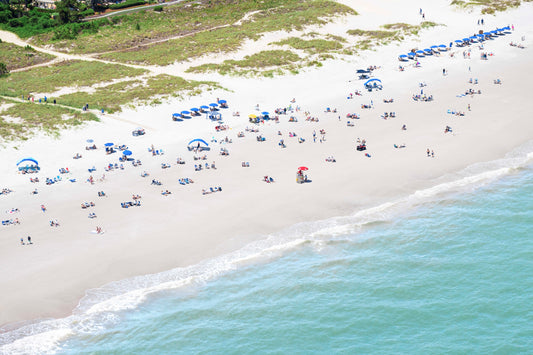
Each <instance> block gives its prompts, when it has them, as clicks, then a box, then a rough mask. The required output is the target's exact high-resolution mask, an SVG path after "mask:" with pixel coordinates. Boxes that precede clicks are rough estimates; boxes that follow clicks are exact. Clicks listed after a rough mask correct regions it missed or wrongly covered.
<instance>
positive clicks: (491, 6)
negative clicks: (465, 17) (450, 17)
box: [451, 0, 532, 14]
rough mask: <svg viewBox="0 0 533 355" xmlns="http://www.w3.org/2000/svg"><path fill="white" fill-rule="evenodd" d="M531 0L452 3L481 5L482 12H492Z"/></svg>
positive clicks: (471, 5)
mask: <svg viewBox="0 0 533 355" xmlns="http://www.w3.org/2000/svg"><path fill="white" fill-rule="evenodd" d="M530 1H532V0H524V1H521V0H475V1H462V0H453V1H452V3H451V4H452V5H456V6H459V7H464V8H467V7H474V6H481V7H482V9H481V13H482V14H494V13H496V12H498V11H505V10H507V9H510V8H515V7H518V6H520V5H521V4H522V2H530Z"/></svg>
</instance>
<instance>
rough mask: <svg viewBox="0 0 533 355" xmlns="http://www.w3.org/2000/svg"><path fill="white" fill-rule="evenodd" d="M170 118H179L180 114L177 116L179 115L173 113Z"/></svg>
mask: <svg viewBox="0 0 533 355" xmlns="http://www.w3.org/2000/svg"><path fill="white" fill-rule="evenodd" d="M172 117H181V114H179V113H173V114H172Z"/></svg>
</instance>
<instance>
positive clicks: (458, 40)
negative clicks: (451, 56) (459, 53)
mask: <svg viewBox="0 0 533 355" xmlns="http://www.w3.org/2000/svg"><path fill="white" fill-rule="evenodd" d="M463 42H464V41H461V40H460V39H456V40H455V43H463Z"/></svg>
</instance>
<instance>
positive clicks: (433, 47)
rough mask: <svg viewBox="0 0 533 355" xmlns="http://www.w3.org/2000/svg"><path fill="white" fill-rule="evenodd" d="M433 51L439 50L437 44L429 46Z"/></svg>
mask: <svg viewBox="0 0 533 355" xmlns="http://www.w3.org/2000/svg"><path fill="white" fill-rule="evenodd" d="M429 48H430V49H431V50H432V51H433V52H438V51H439V46H431V47H429Z"/></svg>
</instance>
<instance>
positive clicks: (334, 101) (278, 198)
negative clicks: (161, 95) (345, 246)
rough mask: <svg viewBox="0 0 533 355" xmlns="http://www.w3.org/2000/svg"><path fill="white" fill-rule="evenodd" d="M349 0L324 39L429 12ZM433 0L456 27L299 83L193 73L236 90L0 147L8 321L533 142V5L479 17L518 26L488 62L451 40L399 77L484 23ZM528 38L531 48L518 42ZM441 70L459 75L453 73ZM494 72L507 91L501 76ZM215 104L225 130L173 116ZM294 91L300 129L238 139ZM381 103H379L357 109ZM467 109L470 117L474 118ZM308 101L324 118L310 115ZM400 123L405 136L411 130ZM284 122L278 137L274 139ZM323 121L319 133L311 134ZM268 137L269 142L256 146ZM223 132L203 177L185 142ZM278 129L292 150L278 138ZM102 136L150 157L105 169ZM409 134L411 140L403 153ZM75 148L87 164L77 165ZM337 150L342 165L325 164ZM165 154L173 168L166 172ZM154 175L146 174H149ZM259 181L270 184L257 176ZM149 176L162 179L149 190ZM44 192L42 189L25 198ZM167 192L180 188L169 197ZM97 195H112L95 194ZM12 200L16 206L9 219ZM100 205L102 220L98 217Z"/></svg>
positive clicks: (333, 66) (375, 200)
mask: <svg viewBox="0 0 533 355" xmlns="http://www.w3.org/2000/svg"><path fill="white" fill-rule="evenodd" d="M343 2H345V3H348V4H350V5H352V6H353V7H354V9H356V10H357V11H358V12H359V13H360V14H361V15H360V16H357V17H350V18H342V19H339V21H337V22H336V23H334V24H331V25H328V26H326V28H327V29H326V30H327V31H328V32H329V33H333V34H340V35H342V34H344V32H345V31H346V30H347V29H353V28H377V26H378V25H379V24H383V23H391V22H400V21H401V22H409V23H417V22H419V21H420V20H421V18H420V16H419V15H418V4H417V3H416V2H414V1H407V2H401V4H400V3H398V4H397V5H394V4H393V5H391V4H390V2H389V1H362V0H361V1H343ZM432 3H433V2H432ZM425 6H427V8H425V9H424V10H425V11H426V20H430V21H434V22H438V23H444V24H446V25H447V27H437V28H434V29H430V30H427V31H424V32H423V36H422V37H421V38H418V39H411V40H409V42H406V43H402V44H401V45H400V46H397V45H396V44H393V45H391V46H388V47H383V48H379V49H377V50H376V51H374V52H366V53H364V54H362V55H361V56H360V57H354V58H352V59H351V60H349V61H340V60H338V61H329V62H327V63H326V64H325V65H324V67H322V68H319V69H308V70H305V71H304V72H302V73H301V74H299V75H296V76H286V77H279V78H274V79H243V78H226V77H221V76H219V75H217V74H209V75H190V74H189V75H187V76H186V77H188V78H201V79H204V80H205V79H215V80H220V81H221V84H222V86H224V87H226V88H228V89H230V90H232V91H231V92H224V91H217V92H213V93H209V94H204V95H202V96H200V97H191V98H188V99H186V100H183V101H178V100H175V101H172V102H167V103H164V104H162V105H160V106H157V107H151V106H148V107H140V108H139V109H137V110H126V111H125V112H124V113H122V114H120V115H117V116H116V117H112V116H109V115H104V116H103V117H102V122H101V123H91V124H89V125H87V126H85V127H83V128H80V129H76V130H70V131H66V132H63V133H62V136H61V138H60V139H59V140H56V139H53V138H50V137H46V136H40V137H36V138H34V139H31V140H30V141H28V142H25V143H18V144H16V146H17V148H16V149H15V148H14V147H13V146H11V145H10V146H8V147H6V148H5V149H2V150H1V151H0V161H1V162H2V170H1V171H0V181H1V184H0V188H3V187H9V188H11V189H13V190H14V192H13V193H11V194H9V195H2V196H0V206H1V208H0V214H1V216H2V218H1V219H2V220H5V219H11V218H19V219H20V220H21V224H20V225H14V226H0V228H1V229H0V231H1V233H0V270H2V272H1V273H0V288H1V289H2V290H3V292H1V293H0V304H2V311H1V312H0V324H6V323H10V322H16V321H21V320H28V319H35V318H42V317H58V316H62V315H66V314H68V313H70V312H71V311H72V310H73V309H74V308H75V307H76V305H77V303H78V301H79V300H80V298H82V297H83V296H84V294H85V291H86V290H87V289H90V288H95V287H99V286H102V285H104V284H106V283H108V282H110V281H113V280H120V279H123V278H127V277H131V276H134V275H140V274H147V273H153V272H158V271H163V270H168V269H171V268H175V267H179V266H186V265H192V264H195V263H198V262H200V261H202V260H206V259H208V258H211V257H214V256H217V255H221V254H223V253H227V252H229V251H232V250H236V249H238V248H240V247H241V246H243V245H244V244H246V243H248V242H250V241H253V240H260V239H262V238H265V237H266V236H267V235H268V234H269V233H274V232H277V231H280V230H282V229H284V228H287V227H289V226H292V225H294V224H296V223H299V222H305V221H316V220H319V219H324V218H328V217H332V216H344V215H349V214H352V213H354V212H356V211H361V210H364V209H366V208H369V207H372V206H376V205H378V204H380V203H383V202H386V201H391V200H393V199H396V198H398V197H401V196H407V195H409V194H411V193H413V192H414V191H416V190H420V189H423V188H427V187H430V186H434V185H436V184H437V183H441V182H443V181H446V179H451V178H452V177H451V175H450V174H452V173H456V172H458V171H460V170H461V169H464V168H466V167H468V166H470V165H472V164H474V163H477V162H485V161H491V160H495V159H499V158H502V157H504V156H505V154H506V153H508V152H509V151H511V150H513V149H515V148H516V147H518V146H520V145H522V144H524V143H525V142H528V141H530V140H531V139H533V120H531V118H530V115H529V112H532V111H533V101H532V100H530V99H529V92H531V90H532V89H533V88H532V86H533V85H532V84H531V82H530V81H528V80H525V79H527V78H528V77H527V75H526V74H527V73H531V71H532V69H533V64H532V63H533V61H532V58H533V56H532V51H531V48H530V47H531V44H532V43H531V41H530V38H531V35H532V33H531V32H532V29H533V27H532V25H531V23H530V21H529V19H530V18H531V15H532V14H533V13H532V9H533V7H532V6H531V4H526V5H524V6H522V7H521V8H520V9H518V10H512V11H509V12H506V13H503V14H498V15H497V16H496V17H487V16H485V20H486V23H487V24H486V25H485V29H488V30H491V29H493V28H494V27H496V26H498V27H502V26H505V25H507V24H511V23H513V24H514V26H515V27H516V31H515V32H513V33H512V34H509V35H506V36H505V37H502V38H498V39H495V40H493V41H488V42H486V44H485V51H486V52H493V53H494V54H495V55H494V56H492V57H490V58H489V60H487V61H482V60H480V51H479V50H478V49H477V48H476V46H471V47H472V54H471V56H472V59H470V60H465V59H463V57H462V54H461V53H462V50H455V48H454V51H456V52H457V54H456V55H455V57H453V58H451V57H449V55H448V53H446V54H445V55H443V56H441V57H439V58H434V57H431V58H423V59H421V60H420V61H421V63H422V67H421V68H414V67H412V66H407V68H406V70H405V71H404V72H399V71H398V70H397V68H398V64H399V63H398V61H397V55H398V54H400V53H406V52H407V51H408V49H410V48H412V47H414V46H418V47H420V48H427V47H429V46H430V45H433V44H441V43H444V44H448V43H449V42H450V41H452V40H454V39H457V38H463V37H465V36H466V35H470V34H472V33H475V32H477V30H478V26H477V25H476V19H477V18H478V17H480V16H479V15H478V14H465V13H462V12H459V11H454V10H453V9H452V8H450V7H448V2H447V1H442V2H441V1H439V2H435V4H432V5H425ZM523 35H525V36H526V41H525V42H521V40H520V39H521V37H522V36H523ZM280 36H281V34H280ZM283 36H287V34H284V35H283ZM510 41H514V42H521V43H524V45H525V46H526V48H525V49H518V48H515V47H510V46H509V42H510ZM243 50H244V49H243ZM202 60H203V61H205V58H204V59H202ZM410 63H412V62H410ZM368 65H378V66H381V69H378V70H376V71H375V76H376V77H378V78H380V79H382V80H383V84H384V90H383V91H379V92H372V93H368V92H366V91H364V90H363V87H362V83H363V82H362V81H358V80H354V79H355V77H356V76H355V70H356V69H357V68H361V67H367V66H368ZM469 67H470V68H471V72H469V70H468V68H469ZM442 68H446V69H447V70H448V72H449V75H447V76H443V75H442ZM167 70H168V71H173V72H176V73H177V74H178V73H179V70H180V67H179V65H176V66H169V67H166V68H165V69H164V70H162V72H165V71H167ZM179 74H182V73H179ZM470 77H472V78H477V79H478V80H479V84H477V85H471V84H469V83H468V79H469V78H470ZM495 78H500V79H501V80H502V81H503V84H502V85H494V84H493V79H495ZM419 82H425V83H427V87H424V92H425V93H427V94H432V95H433V96H434V98H435V100H434V101H433V102H415V101H413V100H412V99H411V96H412V95H413V94H415V93H419V92H420V88H419V86H418V83H419ZM468 88H474V89H476V90H478V89H480V90H481V91H482V94H481V95H475V96H473V97H462V98H458V97H456V95H457V94H460V93H463V92H464V91H465V90H467V89H468ZM355 90H360V91H362V92H363V96H354V99H352V100H347V99H346V97H347V95H348V94H349V93H350V92H354V91H355ZM217 97H219V98H221V99H222V98H223V99H226V100H228V103H229V105H230V108H229V109H227V110H222V113H223V117H224V124H226V125H229V126H230V127H231V129H230V130H228V131H223V132H218V133H217V132H215V130H214V126H215V124H214V123H212V122H209V121H207V120H206V119H205V118H204V117H201V118H193V119H189V120H184V121H183V122H173V121H172V120H171V115H172V113H173V112H179V111H181V110H187V109H189V108H191V107H198V106H200V105H202V104H208V103H210V102H214V101H215V100H216V98H217ZM293 97H294V98H295V99H296V103H295V104H293V106H294V105H298V106H299V107H301V109H302V111H301V112H298V113H294V115H295V116H297V117H298V119H299V121H298V122H297V123H290V122H288V118H289V115H287V116H285V115H281V116H280V123H279V124H275V123H273V122H268V123H265V124H263V125H259V126H258V128H259V130H260V133H257V134H256V133H250V132H245V133H246V136H245V137H244V138H238V137H237V133H238V132H239V131H244V129H245V128H246V127H254V125H252V124H249V123H248V120H247V115H248V114H249V113H256V111H255V109H254V107H255V105H256V104H259V106H260V109H261V111H263V110H266V111H269V112H270V113H274V109H276V108H278V107H280V108H281V107H287V106H289V105H290V101H289V100H291V99H292V98H293ZM390 97H392V98H394V103H393V104H384V103H383V101H382V100H383V98H390ZM371 100H372V101H373V103H374V106H375V107H374V109H371V110H363V109H361V108H360V105H361V104H369V103H370V102H371ZM469 103H470V104H471V107H472V111H471V112H468V111H467V105H468V104H469ZM326 107H331V108H337V110H338V113H337V114H333V113H324V110H325V108H326ZM448 109H454V110H459V111H465V112H466V115H465V116H464V117H458V116H452V115H449V114H447V113H446V111H447V110H448ZM305 110H308V111H310V112H311V115H312V116H314V117H318V118H319V119H320V121H319V122H307V121H305V119H304V116H303V111H305ZM233 111H240V113H241V116H240V117H238V118H237V117H233V116H232V114H231V112H233ZM385 111H386V112H391V111H394V112H396V118H393V119H389V120H383V119H381V118H380V115H381V114H383V112H385ZM349 112H350V113H352V112H355V113H359V114H360V115H361V119H360V120H355V121H354V122H355V127H347V125H346V118H345V117H346V114H347V113H349ZM339 115H340V116H341V118H342V120H341V121H339V120H338V116H339ZM403 124H405V125H406V126H407V131H402V130H401V127H402V125H403ZM446 125H449V126H451V127H452V128H453V133H447V134H444V128H445V126H446ZM136 126H143V127H144V128H145V129H146V131H147V133H146V135H145V136H142V137H132V135H131V131H132V130H133V129H134V128H135V127H136ZM320 129H324V130H326V132H327V134H326V141H325V142H324V143H319V142H318V139H319V137H320V134H319V130H320ZM278 130H279V131H281V132H282V133H283V136H282V137H280V136H278V135H277V132H278ZM313 130H315V131H316V133H317V142H316V143H313V138H312V132H313ZM289 131H291V132H296V133H297V134H298V137H303V138H305V139H306V141H305V143H302V144H299V143H297V138H289V136H288V132H289ZM258 134H261V135H263V136H264V137H266V141H265V142H261V143H259V142H257V141H256V138H255V137H256V135H258ZM226 136H228V137H229V138H230V139H232V140H233V143H231V144H224V145H220V144H218V143H211V151H210V152H208V153H207V154H208V160H206V161H201V162H202V163H205V162H208V163H209V164H211V162H213V161H215V162H216V166H217V169H216V170H213V169H209V170H202V171H200V172H196V171H194V164H195V163H198V162H195V161H194V160H193V156H194V154H193V153H191V152H189V151H187V149H186V144H187V142H188V141H189V140H191V139H193V138H203V139H205V140H206V141H208V142H210V141H211V138H212V137H215V138H216V139H217V140H219V141H220V140H221V139H223V138H224V137H226ZM358 137H360V138H362V139H366V140H367V143H368V150H367V152H368V153H369V154H370V155H371V158H367V157H365V156H364V153H363V152H358V151H356V150H355V145H356V139H357V138H358ZM88 138H92V139H94V141H95V144H96V145H97V146H98V148H99V149H98V150H96V151H86V150H85V146H86V145H88V143H86V140H87V139H88ZM280 138H283V139H284V140H285V143H286V144H287V148H285V149H281V148H280V147H279V146H278V141H279V139H280ZM106 142H114V143H118V144H127V145H128V146H129V148H130V149H131V150H132V151H133V152H134V155H133V157H134V158H136V159H140V160H141V161H142V163H143V165H142V166H141V167H133V166H131V164H130V163H128V164H124V165H125V169H124V170H118V171H112V172H104V169H103V168H104V166H105V165H106V164H107V163H111V162H113V163H115V162H117V161H118V157H119V154H118V153H117V154H113V155H109V156H108V155H105V153H104V149H103V144H104V143H106ZM402 143H405V144H406V148H404V149H395V148H394V147H393V145H394V144H402ZM151 144H154V145H155V146H156V148H161V149H163V150H164V151H165V154H164V155H162V156H156V157H152V155H151V154H150V153H148V151H147V149H148V147H150V145H151ZM220 147H226V148H228V150H229V152H230V155H229V156H228V157H224V156H220V155H219V154H218V152H219V149H220ZM427 148H429V149H432V150H434V152H435V154H436V157H435V158H433V159H432V158H428V157H426V149H427ZM78 152H79V153H81V154H82V155H83V158H82V159H79V160H73V159H72V156H73V155H75V154H76V153H78ZM331 155H333V156H334V157H335V158H336V160H337V162H336V163H328V162H325V158H326V157H328V156H331ZM25 157H33V158H35V159H37V160H39V162H40V165H41V166H42V171H41V172H40V173H39V174H37V176H39V178H40V183H35V184H32V183H30V182H29V179H30V177H35V176H32V175H20V174H17V172H16V166H15V164H16V163H17V161H18V160H20V159H22V158H25ZM177 157H182V158H183V159H185V160H186V164H185V165H176V158H177ZM242 161H249V162H250V165H251V166H250V168H242V167H241V162H242ZM161 163H170V164H171V165H172V167H171V168H170V169H166V170H162V169H161V168H160V164H161ZM93 165H94V166H96V168H97V171H96V172H95V173H93V174H92V175H93V177H95V178H96V179H99V178H100V177H101V176H102V174H104V173H105V180H104V181H102V182H100V181H97V182H96V183H95V184H94V185H90V184H88V183H86V182H85V180H86V179H87V178H88V177H89V175H90V174H89V173H88V171H87V169H88V168H90V167H92V166H93ZM299 166H307V167H309V169H310V170H309V171H308V175H309V177H310V178H311V179H312V182H311V183H307V184H302V185H298V184H296V183H295V180H296V176H295V175H296V169H297V168H298V167H299ZM62 167H68V168H69V170H70V171H71V173H70V174H68V175H63V176H62V177H63V181H61V182H59V183H56V184H54V185H50V186H47V185H45V184H44V180H45V178H46V177H53V176H57V175H58V173H57V171H58V169H59V168H62ZM144 170H146V171H148V172H149V173H150V174H151V175H150V176H149V177H147V178H142V177H140V174H141V172H142V171H144ZM265 175H269V176H272V177H273V178H274V179H275V181H276V182H275V183H272V184H267V183H265V182H263V181H262V178H263V176H265ZM182 177H189V178H192V179H193V180H194V181H195V182H194V184H189V185H185V186H183V185H180V184H178V182H177V180H178V178H182ZM69 178H76V179H77V182H75V183H71V182H69V181H68V179H69ZM153 178H154V179H157V180H160V181H161V182H162V183H163V185H162V186H152V185H150V181H151V179H153ZM214 186H221V187H222V188H223V191H222V192H217V193H214V194H210V195H205V196H203V195H202V193H201V191H202V189H203V188H208V187H214ZM34 188H38V191H39V194H37V195H31V194H30V191H32V190H33V189H34ZM162 189H168V190H170V191H171V192H172V194H171V195H170V196H167V197H165V196H162V195H161V194H160V191H161V190H162ZM102 190H103V191H105V193H106V194H107V195H108V196H107V197H98V196H97V192H98V191H102ZM132 194H139V195H141V196H142V199H141V203H142V206H141V207H131V208H128V209H123V208H121V207H120V202H124V201H132V199H131V195H132ZM85 201H87V202H89V201H93V202H95V204H96V206H95V207H92V208H90V209H87V210H84V209H81V208H80V204H81V203H82V202H85ZM41 204H45V205H46V207H47V211H46V212H45V213H43V212H41V210H40V205H41ZM11 208H19V209H20V211H21V212H19V213H17V214H8V213H6V212H5V211H7V210H10V209H11ZM90 212H95V213H96V214H97V216H98V217H97V218H96V219H89V218H88V214H89V213H90ZM52 219H57V220H58V221H59V223H60V227H57V228H54V227H50V226H49V225H48V222H49V221H50V220H52ZM96 226H101V227H103V228H104V230H105V233H104V234H103V235H95V234H92V233H91V231H92V230H94V229H95V227H96ZM28 235H31V237H32V240H33V242H34V244H33V245H31V246H29V245H25V246H21V245H20V242H19V240H20V238H21V237H24V238H26V236H28Z"/></svg>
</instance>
